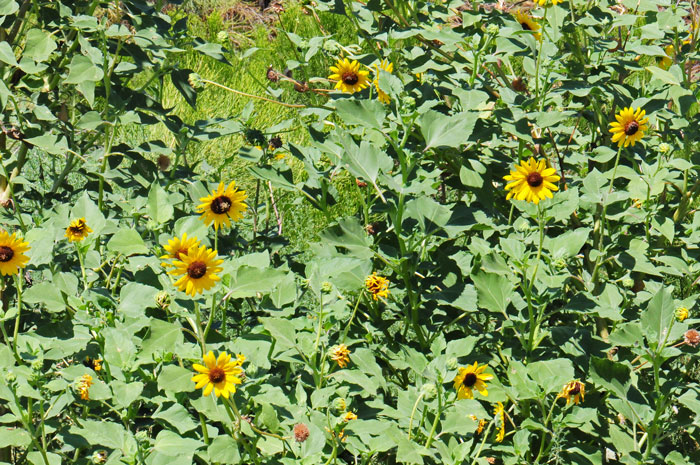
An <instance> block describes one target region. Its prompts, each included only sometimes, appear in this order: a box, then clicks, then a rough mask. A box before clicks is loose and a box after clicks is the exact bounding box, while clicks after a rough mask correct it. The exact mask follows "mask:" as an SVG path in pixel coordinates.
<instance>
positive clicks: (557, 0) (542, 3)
mask: <svg viewBox="0 0 700 465" xmlns="http://www.w3.org/2000/svg"><path fill="white" fill-rule="evenodd" d="M535 1H536V2H537V3H538V4H539V5H540V6H545V5H546V4H547V0H535ZM563 1H564V0H552V5H558V4H560V3H561V2H563Z"/></svg>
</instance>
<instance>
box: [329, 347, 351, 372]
mask: <svg viewBox="0 0 700 465" xmlns="http://www.w3.org/2000/svg"><path fill="white" fill-rule="evenodd" d="M331 360H333V361H334V362H336V363H337V364H338V366H339V367H340V368H345V367H346V366H347V364H348V362H349V361H350V349H348V346H346V345H345V344H339V345H337V346H335V347H333V348H332V349H331Z"/></svg>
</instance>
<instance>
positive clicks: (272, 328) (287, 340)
mask: <svg viewBox="0 0 700 465" xmlns="http://www.w3.org/2000/svg"><path fill="white" fill-rule="evenodd" d="M260 322H261V323H262V325H263V327H264V328H265V329H266V330H267V331H268V332H269V333H270V335H271V336H272V337H273V339H274V340H275V341H276V342H277V346H278V347H277V348H278V349H286V348H290V347H294V346H296V335H295V334H294V326H292V325H291V324H289V322H288V321H287V320H283V319H281V318H260Z"/></svg>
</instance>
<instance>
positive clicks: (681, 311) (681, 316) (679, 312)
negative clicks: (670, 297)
mask: <svg viewBox="0 0 700 465" xmlns="http://www.w3.org/2000/svg"><path fill="white" fill-rule="evenodd" d="M686 318H688V309H687V308H685V307H678V308H677V309H676V319H677V320H678V321H683V320H685V319H686Z"/></svg>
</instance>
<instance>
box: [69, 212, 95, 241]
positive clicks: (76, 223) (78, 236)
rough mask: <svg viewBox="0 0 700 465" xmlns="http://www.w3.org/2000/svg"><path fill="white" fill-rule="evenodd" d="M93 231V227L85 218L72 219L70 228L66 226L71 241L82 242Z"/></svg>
mask: <svg viewBox="0 0 700 465" xmlns="http://www.w3.org/2000/svg"><path fill="white" fill-rule="evenodd" d="M91 232H92V229H90V226H88V225H87V223H86V222H85V218H78V219H77V220H73V221H71V223H70V225H69V226H68V228H66V237H67V238H68V241H69V242H80V241H82V240H83V239H85V238H86V237H87V236H88V234H90V233H91Z"/></svg>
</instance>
